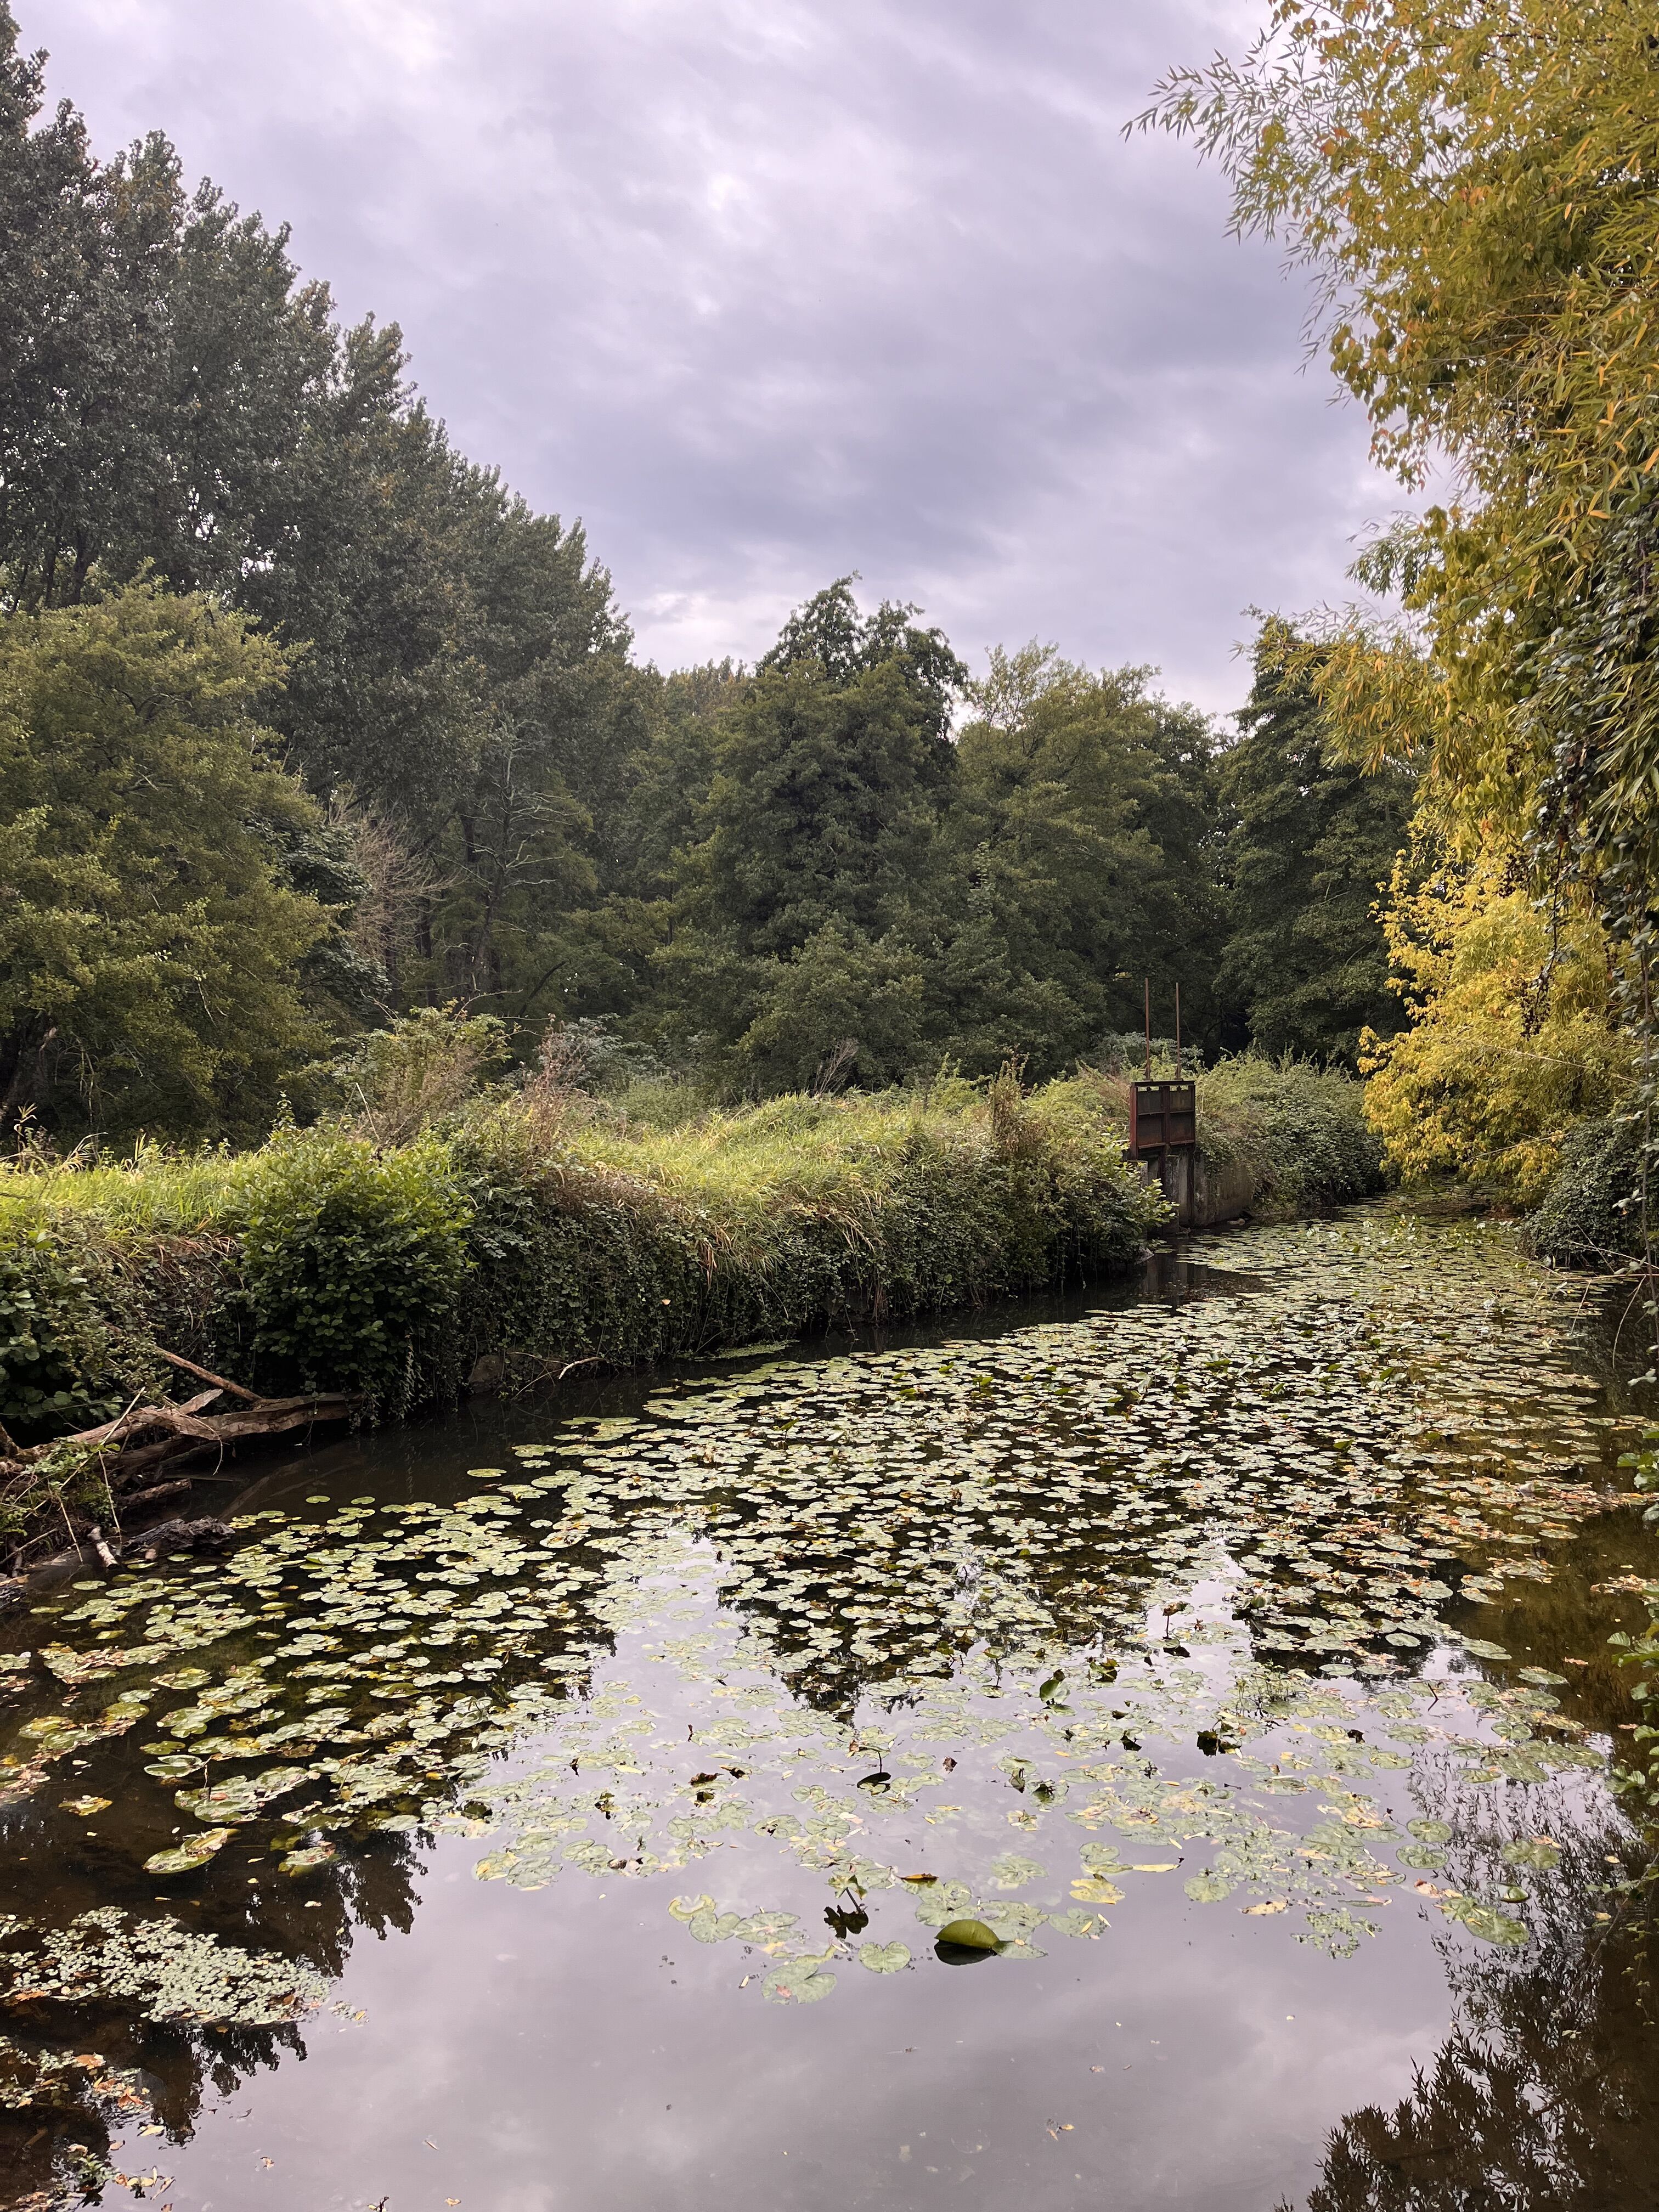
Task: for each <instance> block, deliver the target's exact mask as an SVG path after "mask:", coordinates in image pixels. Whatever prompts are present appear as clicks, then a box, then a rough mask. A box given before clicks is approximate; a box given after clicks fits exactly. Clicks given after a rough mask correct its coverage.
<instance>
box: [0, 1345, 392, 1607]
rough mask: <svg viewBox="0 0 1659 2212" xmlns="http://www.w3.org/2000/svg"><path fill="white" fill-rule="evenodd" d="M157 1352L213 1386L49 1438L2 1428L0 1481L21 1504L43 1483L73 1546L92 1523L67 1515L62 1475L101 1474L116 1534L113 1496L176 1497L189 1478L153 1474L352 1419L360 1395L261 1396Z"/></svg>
mask: <svg viewBox="0 0 1659 2212" xmlns="http://www.w3.org/2000/svg"><path fill="white" fill-rule="evenodd" d="M161 1357H162V1358H163V1359H165V1360H166V1361H167V1364H168V1365H169V1366H170V1367H174V1368H177V1369H178V1370H179V1372H180V1373H182V1374H186V1375H190V1376H193V1377H194V1378H195V1379H196V1380H197V1382H201V1383H206V1384H207V1385H208V1386H209V1387H208V1388H207V1389H204V1390H199V1391H197V1394H196V1395H195V1396H194V1397H191V1398H187V1399H185V1401H184V1402H183V1403H182V1404H179V1403H175V1402H174V1401H173V1400H171V1399H165V1398H164V1399H154V1400H149V1401H143V1402H139V1401H135V1402H134V1403H133V1404H132V1405H131V1406H128V1407H125V1409H124V1410H123V1411H122V1412H121V1413H118V1414H117V1415H116V1417H115V1419H113V1420H112V1421H100V1423H99V1424H98V1425H97V1426H96V1427H94V1428H90V1429H82V1430H79V1431H76V1433H75V1434H74V1435H72V1436H67V1437H54V1438H53V1439H52V1441H51V1442H50V1443H44V1444H31V1445H20V1444H17V1443H15V1442H14V1441H13V1439H12V1438H11V1437H4V1436H3V1432H0V1486H4V1487H5V1488H6V1489H7V1490H9V1492H10V1493H11V1495H12V1498H13V1500H14V1502H15V1503H24V1502H25V1499H23V1498H19V1495H18V1493H19V1492H23V1493H25V1494H26V1493H27V1491H28V1490H29V1489H30V1488H31V1487H32V1486H33V1485H34V1484H36V1483H40V1484H41V1485H42V1490H43V1497H42V1510H43V1513H45V1512H49V1513H51V1514H52V1515H53V1516H61V1517H62V1519H63V1521H64V1525H65V1526H66V1527H67V1528H68V1529H69V1533H70V1536H71V1537H72V1539H73V1540H74V1541H75V1543H76V1547H77V1548H78V1547H79V1546H80V1543H81V1539H82V1533H83V1532H84V1531H85V1530H86V1529H87V1528H88V1526H89V1525H90V1515H89V1514H82V1515H81V1516H79V1524H80V1525H79V1527H78V1528H77V1526H76V1523H75V1522H74V1521H72V1520H71V1519H70V1508H69V1505H68V1504H66V1503H65V1500H64V1494H63V1493H64V1481H63V1480H62V1478H63V1477H65V1476H70V1475H72V1474H82V1473H91V1474H95V1475H96V1476H97V1477H98V1478H99V1479H100V1482H101V1484H102V1486H103V1489H104V1491H105V1492H106V1497H107V1501H108V1507H109V1511H110V1517H111V1518H112V1520H113V1521H114V1522H115V1524H116V1526H115V1534H116V1537H117V1538H118V1537H119V1535H120V1528H119V1516H118V1513H117V1512H116V1510H115V1508H116V1505H117V1502H118V1500H119V1501H121V1502H123V1503H125V1504H136V1503H137V1502H138V1498H139V1496H140V1495H142V1497H143V1500H144V1502H146V1503H148V1502H149V1499H150V1498H153V1497H156V1496H161V1497H168V1496H172V1495H173V1494H174V1493H175V1492H179V1491H182V1490H184V1489H185V1488H187V1487H188V1484H187V1483H186V1482H179V1483H176V1484H167V1485H165V1486H156V1485H155V1482H154V1481H153V1477H154V1476H155V1474H156V1473H157V1472H158V1471H159V1470H161V1469H164V1468H170V1467H172V1466H173V1465H177V1464H179V1463H181V1462H184V1461H185V1460H190V1459H195V1458H199V1457H201V1456H202V1455H204V1454H210V1453H211V1454H215V1455H218V1456H220V1457H222V1456H223V1455H224V1454H225V1453H226V1452H227V1451H228V1450H230V1449H232V1448H233V1447H234V1446H235V1445H237V1444H246V1443H258V1441H260V1440H261V1439H262V1438H264V1437H279V1436H287V1435H289V1434H291V1433H292V1432H293V1431H295V1429H303V1428H308V1427H311V1426H313V1425H314V1424H316V1423H318V1422H321V1421H349V1420H350V1419H352V1418H353V1416H354V1415H355V1414H356V1413H357V1412H358V1410H359V1409H360V1407H361V1405H362V1400H361V1399H358V1398H356V1397H353V1396H351V1395H349V1394H348V1393H346V1392H344V1391H327V1392H322V1393H319V1394H315V1395H310V1396H304V1397H297V1398H262V1397H261V1396H260V1395H258V1392H257V1391H254V1390H250V1389H246V1388H245V1386H244V1385H243V1384H241V1383H232V1382H230V1381H228V1380H227V1378H226V1377H225V1376H222V1375H214V1374H211V1373H210V1371H209V1370H207V1369H206V1368H204V1367H198V1366H197V1364H195V1362H194V1361H193V1360H190V1359H185V1358H183V1357H182V1355H181V1354H179V1353H177V1352H162V1353H161ZM226 1397H231V1398H234V1399H236V1400H237V1401H239V1402H238V1403H237V1404H235V1405H234V1406H229V1407H225V1408H224V1409H223V1410H222V1411H221V1412H218V1413H213V1412H210V1410H209V1409H210V1407H214V1406H216V1405H218V1404H219V1403H220V1401H222V1399H224V1398H226ZM94 1510H98V1509H96V1508H94ZM44 1533H45V1532H44V1531H42V1532H41V1534H44ZM40 1541H41V1535H40V1534H37V1535H33V1536H32V1537H29V1538H26V1539H25V1541H24V1542H23V1544H22V1545H21V1547H20V1548H19V1550H18V1551H17V1552H16V1553H14V1555H13V1565H14V1566H15V1565H18V1564H21V1560H22V1559H23V1558H24V1556H25V1555H26V1554H27V1553H28V1552H30V1551H31V1550H33V1548H34V1547H35V1545H36V1544H37V1543H38V1542H40ZM89 1541H91V1543H92V1545H93V1547H94V1550H96V1551H97V1552H98V1553H99V1554H100V1557H101V1556H102V1555H103V1554H104V1553H105V1552H106V1549H107V1545H106V1540H105V1538H104V1537H103V1535H102V1533H101V1530H100V1531H97V1532H95V1533H94V1534H93V1535H92V1536H91V1537H90V1539H89ZM106 1564H112V1562H106Z"/></svg>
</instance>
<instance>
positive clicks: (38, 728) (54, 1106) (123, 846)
mask: <svg viewBox="0 0 1659 2212" xmlns="http://www.w3.org/2000/svg"><path fill="white" fill-rule="evenodd" d="M282 665H283V664H282V660H281V657H280V656H279V655H278V654H277V653H275V652H274V651H273V650H272V648H271V647H270V645H269V644H268V643H266V642H264V641H261V640H260V639H258V638H257V637H256V636H254V635H252V632H251V631H250V629H249V627H248V625H247V623H246V622H245V621H243V620H242V619H241V618H240V617H238V616H235V615H229V614H227V613H225V612H224V611H222V609H219V608H216V607H215V606H213V605H210V603H209V602H207V601H206V600H204V599H176V598H173V597H172V596H170V595H169V594H167V593H166V592H161V591H160V590H158V589H157V588H156V587H155V586H153V585H150V584H148V583H141V584H137V585H134V586H132V587H131V589H129V590H127V591H125V592H118V593H116V594H115V595H113V596H112V598H110V599H105V600H102V601H98V602H94V603H92V604H89V605H83V606H80V607H76V608H70V609H60V610H56V611H48V612H46V613H43V614H40V615H15V616H13V617H10V618H9V620H4V621H0V883H3V884H4V885H5V894H4V896H3V897H0V1116H3V1118H4V1120H5V1121H8V1122H9V1121H11V1120H13V1119H14V1118H15V1115H17V1113H18V1111H19V1109H23V1108H27V1109H33V1110H34V1111H35V1112H37V1113H38V1114H39V1115H40V1118H41V1119H42V1120H43V1121H45V1122H46V1124H47V1125H48V1126H50V1127H56V1128H58V1129H63V1128H65V1127H67V1128H70V1129H73V1130H77V1131H78V1130H79V1129H83V1128H86V1127H88V1126H90V1127H94V1128H96V1129H100V1130H103V1131H108V1132H115V1133H120V1132H125V1133H131V1132H133V1131H134V1130H135V1129H137V1128H138V1127H143V1126H144V1125H145V1124H149V1125H151V1126H154V1125H155V1124H157V1123H159V1124H161V1126H162V1127H166V1128H167V1129H168V1130H170V1131H172V1132H173V1133H175V1134H180V1135H184V1134H190V1133H212V1132H216V1131H218V1130H221V1129H227V1130H230V1131H232V1132H235V1133H242V1134H249V1133H254V1134H258V1133H263V1131H264V1129H265V1128H267V1127H269V1126H270V1117H271V1115H272V1113H273V1112H274V1110H275V1108H276V1096H277V1091H278V1088H279V1086H280V1085H281V1083H282V1081H283V1079H284V1077H285V1076H286V1075H287V1074H289V1073H290V1072H291V1071H292V1070H293V1069H294V1068H295V1066H297V1065H299V1064H300V1062H301V1060H302V1059H303V1058H304V1057H305V1056H306V1055H307V1053H308V1052H309V1051H310V1050H313V1049H314V1048H315V1047H316V1045H317V1044H319V1042H321V1041H322V1038H323V1036H324V1034H325V1032H324V1030H323V1028H322V1025H321V1023H320V1022H319V1019H318V1018H317V1014H316V1012H314V1011H313V1006H310V1005H308V1004H307V995H306V993H305V990H304V987H303V985H302V978H301V971H302V969H303V966H304V963H306V961H307V958H308V957H309V956H310V955H311V954H313V952H314V951H316V950H317V949H318V948H319V946H320V945H323V944H324V943H325V941H326V940H327V939H329V937H330V936H331V933H334V925H333V919H332V916H331V914H330V912H329V910H328V909H327V908H325V907H324V906H322V905H320V904H319V902H318V901H317V900H316V899H314V898H312V897H309V896H305V895H304V894H302V893H301V892H298V891H296V890H294V889H292V888H291V887H290V884H289V881H288V880H287V872H288V869H289V866H290V864H291V862H292V860H293V857H294V855H293V851H292V846H293V843H294V842H295V841H296V840H299V839H301V838H303V836H305V835H306V833H307V831H308V830H309V829H311V828H312V827H313V824H314V823H315V820H316V810H315V809H314V807H313V805H311V802H310V801H309V800H308V799H307V798H306V796H305V794H304V793H303V792H302V791H301V788H300V787H299V786H298V785H297V784H296V783H295V781H294V780H293V779H292V778H291V777H290V776H289V775H286V774H284V773H283V770H282V769H280V768H279V767H278V766H277V765H276V762H275V760H274V759H273V758H272V757H270V750H269V738H268V735H267V733H266V732H264V731H263V730H261V729H260V728H259V726H258V725H257V723H255V721H254V720H252V706H253V703H254V702H255V701H256V700H258V699H259V698H260V697H261V696H264V695H265V694H268V693H269V692H270V690H271V689H272V687H273V686H274V685H275V684H276V683H277V682H278V680H279V679H280V676H281V671H282ZM284 840H286V841H288V842H287V844H286V846H285V844H284Z"/></svg>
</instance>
